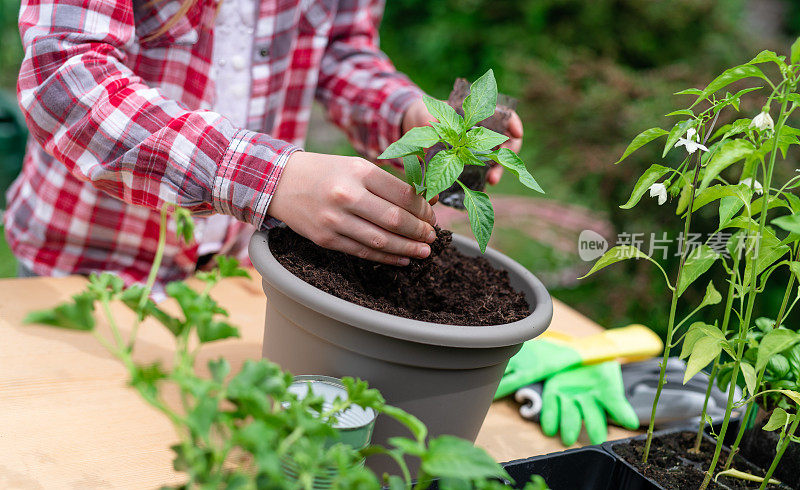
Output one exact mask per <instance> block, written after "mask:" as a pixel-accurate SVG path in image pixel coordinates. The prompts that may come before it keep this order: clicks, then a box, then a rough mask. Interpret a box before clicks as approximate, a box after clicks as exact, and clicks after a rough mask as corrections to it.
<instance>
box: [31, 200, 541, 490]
mask: <svg viewBox="0 0 800 490" xmlns="http://www.w3.org/2000/svg"><path fill="white" fill-rule="evenodd" d="M172 212H174V213H175V220H176V225H177V226H176V228H177V232H178V235H179V237H183V239H185V240H188V239H190V238H191V237H192V235H193V231H192V226H193V225H192V222H191V218H190V217H189V214H188V211H185V210H183V209H180V208H173V207H172V206H169V207H165V208H164V209H163V210H162V214H161V227H162V228H161V233H160V235H159V243H158V252H157V253H156V255H155V257H156V259H155V262H154V263H153V265H152V268H151V273H150V275H149V277H150V280H149V281H148V282H147V284H145V285H140V284H135V285H131V286H125V285H124V284H123V282H122V279H120V278H119V277H118V276H116V275H114V274H111V273H103V274H99V275H97V274H94V275H92V276H91V277H89V278H88V283H87V286H86V289H85V290H84V291H83V292H81V293H78V294H76V295H74V296H73V297H72V299H71V300H70V301H68V302H66V303H63V304H60V305H57V306H56V307H54V308H51V309H47V310H42V311H35V312H31V313H30V314H29V315H28V317H27V318H26V322H28V323H37V324H44V325H50V326H54V327H59V328H66V329H71V330H78V331H84V332H87V333H91V334H92V335H94V336H95V337H96V338H97V340H98V342H99V343H100V344H102V345H103V347H104V348H105V349H106V350H107V351H108V352H109V354H111V355H112V356H114V357H115V358H117V359H118V360H119V361H120V362H121V363H122V364H123V365H124V366H125V368H126V370H127V371H128V376H129V384H130V386H131V388H132V389H134V390H136V391H137V392H138V393H139V395H140V396H141V397H142V399H143V400H144V401H145V402H146V403H148V404H149V405H150V406H152V407H153V408H154V409H155V410H156V411H158V412H160V413H161V414H163V415H164V416H165V417H167V418H168V419H169V421H170V422H171V423H172V425H173V427H174V429H175V434H176V436H177V438H178V443H177V444H175V445H173V446H172V450H173V452H174V460H173V466H174V468H175V470H176V471H178V472H180V473H182V474H184V475H185V478H186V479H185V481H184V482H183V483H181V484H179V485H175V486H165V487H162V488H175V489H195V488H203V489H212V488H213V489H217V488H229V489H242V490H256V489H263V488H270V489H287V490H293V489H298V490H301V489H302V490H312V489H317V488H331V489H338V490H352V489H363V490H378V489H381V488H386V487H388V488H390V489H392V490H400V489H409V490H410V489H416V490H424V489H426V488H429V487H430V486H431V485H433V484H436V485H438V488H440V489H442V490H456V489H477V490H500V489H503V488H508V486H511V485H514V486H515V487H516V488H524V489H525V490H547V485H546V484H545V482H544V480H542V479H541V478H540V477H538V476H535V475H532V474H531V473H530V472H528V473H525V475H524V478H523V475H522V474H521V473H520V472H517V473H516V475H517V478H512V477H511V475H509V474H508V472H506V470H504V469H503V467H502V466H501V465H500V464H498V463H497V462H495V461H494V460H493V459H492V458H491V457H490V456H489V455H488V454H487V453H486V452H485V451H484V450H482V449H480V448H476V447H474V446H473V445H472V443H471V442H470V441H466V440H464V439H459V438H457V437H453V436H447V435H445V436H440V437H432V436H429V434H428V430H427V428H426V427H425V425H424V424H423V423H422V422H420V420H419V419H417V418H416V417H414V416H413V415H411V414H408V413H406V412H404V411H403V410H401V409H399V408H397V407H394V406H391V405H389V404H387V403H386V401H385V400H384V398H383V397H382V396H381V394H380V392H378V391H377V390H375V389H373V388H370V387H368V385H367V383H366V382H364V381H361V380H358V379H354V378H350V377H345V378H342V379H333V378H330V377H326V376H296V377H294V376H292V374H290V373H288V372H286V371H283V370H281V369H280V367H279V366H278V365H276V364H274V363H272V362H269V361H268V360H266V359H259V360H246V361H245V362H244V363H243V365H242V367H241V368H240V369H239V371H238V372H232V369H231V365H230V363H229V362H228V361H227V360H226V359H224V358H219V359H213V360H210V361H209V362H208V364H207V368H208V369H207V371H208V373H209V374H207V375H203V374H201V372H202V369H198V366H197V365H196V364H197V363H196V357H197V354H198V351H199V350H200V349H202V348H203V346H204V345H206V344H208V343H210V342H217V341H221V340H224V339H228V338H232V337H238V335H239V333H238V329H237V328H236V327H235V326H233V325H231V324H229V323H228V322H227V320H226V317H227V312H226V311H225V309H224V308H222V307H221V306H220V305H219V304H218V303H217V302H216V301H215V300H214V299H213V298H212V296H211V292H212V290H213V288H214V286H216V285H217V284H218V283H219V282H220V280H222V279H224V278H228V277H237V276H247V275H248V273H247V272H246V271H245V270H243V269H241V268H239V267H238V263H237V262H236V260H234V259H230V258H225V257H218V258H217V266H216V267H215V268H214V269H213V270H211V271H207V272H200V273H198V274H197V276H198V278H199V279H200V280H201V281H202V284H203V289H202V290H201V291H198V290H195V289H193V288H192V287H190V286H189V285H188V284H186V283H185V282H183V281H178V282H173V283H170V284H168V285H167V286H166V294H167V296H168V297H169V298H170V300H171V301H173V302H175V303H176V304H177V307H178V309H179V311H180V312H179V313H177V314H171V313H170V312H169V308H164V307H163V306H162V305H159V304H156V303H154V302H153V301H152V300H151V299H150V298H149V295H150V292H151V291H152V288H153V284H154V278H155V277H156V272H157V270H158V268H159V266H160V259H159V257H161V256H162V253H163V251H164V247H165V245H166V232H167V228H168V225H167V223H168V215H169V214H170V213H172ZM118 302H121V303H123V304H124V305H125V306H127V307H128V308H129V309H130V310H131V311H132V312H133V313H134V314H135V315H134V317H133V320H132V322H133V325H132V327H131V328H130V329H129V330H123V329H121V328H120V324H119V323H118V322H119V320H120V319H119V318H116V317H115V315H114V313H113V309H112V308H111V305H112V303H118ZM96 310H99V311H102V314H103V316H104V318H105V321H106V322H107V324H108V326H109V327H110V330H111V333H110V334H108V333H106V332H104V331H103V329H98V328H95V327H96V325H97V322H96V319H95V313H96ZM148 318H149V319H152V320H153V321H154V322H157V323H160V324H161V325H162V326H163V327H164V328H165V329H167V330H168V331H169V332H170V333H171V334H172V336H173V337H174V340H175V354H174V361H173V362H172V365H171V366H167V365H163V364H161V363H160V362H155V363H141V362H138V361H137V360H136V359H135V358H134V352H135V351H136V349H137V348H141V346H140V343H137V332H138V331H139V326H140V325H141V324H142V322H143V321H144V320H145V319H148ZM126 331H129V332H130V334H129V335H125V332H126ZM309 385H310V386H309ZM176 394H177V395H178V396H173V395H176ZM376 414H377V415H379V416H380V417H382V418H387V419H391V420H393V421H395V422H396V423H397V424H399V425H400V426H402V427H403V428H404V431H403V433H402V434H401V435H400V436H398V437H396V438H394V439H392V440H391V441H389V442H388V443H387V444H384V445H376V444H368V442H369V439H370V438H369V436H370V430H371V428H372V424H373V422H374V420H375V415H376ZM73 443H74V444H80V443H81V441H73ZM374 454H384V455H386V456H387V457H389V458H391V459H392V460H394V461H396V462H397V464H398V467H399V468H400V471H399V472H398V474H395V475H391V476H390V475H386V474H380V473H378V474H376V473H374V472H373V471H371V470H370V469H369V468H367V467H365V466H364V464H363V462H364V458H365V457H366V456H369V455H374ZM406 459H410V460H414V461H416V463H417V465H418V466H419V471H418V472H416V478H414V476H413V475H412V472H411V471H410V470H409V468H408V466H407V465H406V462H405V461H406Z"/></svg>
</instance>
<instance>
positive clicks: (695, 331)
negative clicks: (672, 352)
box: [680, 322, 726, 359]
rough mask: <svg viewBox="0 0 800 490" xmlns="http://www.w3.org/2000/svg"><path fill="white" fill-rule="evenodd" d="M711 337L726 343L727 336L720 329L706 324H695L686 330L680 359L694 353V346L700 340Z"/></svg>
mask: <svg viewBox="0 0 800 490" xmlns="http://www.w3.org/2000/svg"><path fill="white" fill-rule="evenodd" d="M706 337H710V338H714V339H717V340H719V341H722V342H725V341H726V340H725V334H724V333H722V330H720V329H719V328H718V327H716V326H714V325H709V324H708V323H704V322H694V323H692V324H691V326H689V329H688V330H686V335H685V336H684V338H683V346H682V347H681V354H680V358H681V359H685V358H687V357H689V355H690V354H691V353H692V351H694V346H695V344H696V343H697V341H698V340H700V339H703V338H706Z"/></svg>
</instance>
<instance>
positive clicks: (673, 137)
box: [661, 119, 695, 158]
mask: <svg viewBox="0 0 800 490" xmlns="http://www.w3.org/2000/svg"><path fill="white" fill-rule="evenodd" d="M694 123H695V122H694V119H687V120H685V121H681V122H679V123H677V124H676V125H674V126H672V129H670V130H669V135H668V136H667V142H666V143H665V144H664V151H663V152H662V153H661V158H664V157H665V156H667V153H669V151H670V150H671V149H672V148H673V147H674V146H675V143H677V142H678V138H680V137H681V136H683V135H685V134H686V131H688V130H689V128H691V127H692V126H694Z"/></svg>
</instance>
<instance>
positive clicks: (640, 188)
mask: <svg viewBox="0 0 800 490" xmlns="http://www.w3.org/2000/svg"><path fill="white" fill-rule="evenodd" d="M670 170H672V169H671V168H669V167H664V166H662V165H657V164H653V165H650V168H648V169H647V170H645V171H644V173H643V174H642V176H641V177H639V180H638V181H637V182H636V185H635V186H633V192H631V197H630V198H629V199H628V202H626V203H625V204H623V205H622V206H620V208H622V209H630V208H632V207H634V206H636V204H637V203H638V202H639V201H640V200H641V199H642V196H644V194H645V192H647V191H648V189H650V186H652V185H653V184H655V183H656V182H658V180H659V179H660V178H661V177H663V176H664V174H666V173H667V172H669V171H670Z"/></svg>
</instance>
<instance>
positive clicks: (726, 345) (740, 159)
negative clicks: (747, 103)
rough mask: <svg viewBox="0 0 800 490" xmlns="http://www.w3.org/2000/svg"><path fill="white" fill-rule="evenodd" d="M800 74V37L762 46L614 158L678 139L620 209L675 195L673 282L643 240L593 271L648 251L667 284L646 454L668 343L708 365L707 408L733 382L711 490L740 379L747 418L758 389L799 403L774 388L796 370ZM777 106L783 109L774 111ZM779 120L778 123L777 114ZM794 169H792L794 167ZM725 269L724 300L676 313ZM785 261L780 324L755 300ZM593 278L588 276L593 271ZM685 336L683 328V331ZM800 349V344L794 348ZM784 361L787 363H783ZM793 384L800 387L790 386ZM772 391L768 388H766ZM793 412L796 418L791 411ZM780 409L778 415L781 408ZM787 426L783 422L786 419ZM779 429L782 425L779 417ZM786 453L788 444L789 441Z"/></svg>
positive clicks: (710, 288) (698, 364)
mask: <svg viewBox="0 0 800 490" xmlns="http://www.w3.org/2000/svg"><path fill="white" fill-rule="evenodd" d="M765 65H770V66H771V67H772V69H773V71H776V72H777V73H778V76H777V77H773V78H770V77H768V76H767V75H766V74H765V73H764V71H763V70H762V68H763V67H765ZM743 80H749V81H752V80H756V81H757V82H758V83H759V84H760V85H759V86H753V87H747V88H744V89H742V90H739V91H737V92H735V93H731V92H729V91H725V92H724V93H722V91H723V90H725V89H726V88H727V87H728V86H729V85H731V84H732V83H734V82H740V81H743ZM798 81H800V39H799V40H798V41H796V42H795V43H794V45H792V47H791V50H790V55H789V57H788V59H787V57H786V56H779V55H777V54H776V53H774V52H772V51H762V52H761V53H759V54H758V55H757V56H756V57H755V58H753V59H752V60H750V61H749V62H747V63H745V64H742V65H739V66H736V67H733V68H730V69H728V70H726V71H725V72H724V73H722V74H721V75H719V76H718V77H717V78H715V79H714V80H713V81H711V83H710V84H709V85H708V86H707V87H706V88H705V89H702V90H701V89H696V88H692V89H688V90H684V91H681V92H678V93H677V94H676V95H685V96H690V97H693V99H694V100H693V101H692V102H691V104H689V105H688V106H687V107H684V108H682V109H679V110H677V111H674V112H672V113H670V114H667V116H668V117H678V118H681V120H680V121H679V122H677V123H676V124H674V125H673V126H672V127H671V128H670V129H669V130H666V129H662V128H658V127H656V128H650V129H648V130H646V131H643V132H642V133H640V134H639V135H638V136H636V137H635V138H634V139H633V141H632V142H631V143H630V144H629V145H628V147H627V148H626V149H625V151H624V153H623V154H622V157H621V158H620V159H619V160H618V161H617V162H616V163H619V162H621V161H622V160H624V159H625V158H627V157H628V156H629V155H630V154H631V153H632V152H634V151H636V150H637V149H639V148H641V147H642V146H644V145H646V144H648V143H651V142H652V141H655V140H657V139H659V138H662V137H666V144H665V145H664V150H663V153H662V156H663V157H666V156H667V154H668V153H669V152H670V151H672V150H674V149H675V148H678V147H683V150H684V151H685V153H684V154H683V158H682V159H681V161H680V163H679V164H678V165H677V166H670V165H666V164H665V165H661V164H653V165H651V166H650V167H649V168H648V169H647V170H646V171H645V172H644V174H643V175H642V176H641V177H640V178H639V180H638V181H637V182H636V185H635V186H634V188H633V192H632V193H631V196H630V199H629V200H628V202H626V203H625V204H623V205H622V206H621V207H622V208H623V209H630V208H633V207H634V206H636V204H637V203H638V202H639V201H640V200H641V199H642V197H644V196H645V194H647V193H649V195H650V197H653V198H657V199H658V204H659V205H663V204H665V203H666V202H667V200H668V198H669V197H670V196H672V197H673V198H677V202H676V213H677V214H678V215H679V216H681V217H682V218H683V222H684V226H683V231H682V234H681V235H680V236H681V237H682V243H681V249H680V262H679V266H678V270H677V273H676V275H675V276H674V279H670V276H669V275H668V274H667V272H666V271H665V270H664V268H663V267H662V265H661V264H659V262H658V261H656V260H655V259H654V258H653V257H650V256H649V255H648V254H646V253H645V252H643V251H642V250H640V249H639V248H637V247H634V246H630V245H620V246H616V247H613V248H612V249H610V250H609V251H608V252H606V253H605V254H604V255H603V256H602V257H600V258H599V259H598V261H597V262H596V263H595V264H594V266H593V267H592V269H591V270H590V272H589V274H593V273H594V272H596V271H598V270H600V269H602V268H604V267H606V266H608V265H611V264H614V263H616V262H619V261H622V260H626V259H630V258H643V259H646V260H648V261H650V262H652V263H653V264H654V265H655V266H657V267H658V268H659V269H660V270H661V272H662V273H663V275H664V278H665V280H666V283H667V287H668V288H669V290H670V292H671V296H672V297H671V304H670V314H669V318H668V319H667V320H666V332H667V334H666V337H667V339H666V348H665V351H664V362H663V363H662V366H661V376H660V378H659V382H658V388H657V391H656V395H655V401H654V404H653V409H652V414H653V416H652V417H651V421H650V425H649V428H648V431H647V440H646V443H645V448H644V454H643V460H644V462H645V463H646V462H647V458H648V455H649V450H650V445H651V442H652V438H653V427H654V418H655V413H656V408H657V406H658V400H659V396H660V393H661V389H662V387H663V383H664V372H665V368H666V360H667V358H668V357H669V355H670V352H671V349H672V348H674V347H676V346H677V345H678V344H679V343H681V341H682V342H683V345H682V351H681V357H685V358H688V361H687V370H686V377H685V380H688V379H690V378H691V377H692V376H694V375H695V374H697V373H698V372H699V371H700V370H701V369H703V368H705V367H707V366H709V365H710V366H711V375H710V380H709V385H708V390H707V391H706V405H707V403H708V397H709V395H710V393H711V388H712V386H713V383H714V380H715V378H719V379H720V381H721V384H722V385H723V386H726V387H727V388H728V399H727V406H726V411H725V416H724V419H723V422H722V426H721V429H720V433H719V434H718V435H717V445H716V448H715V452H714V455H713V458H712V460H711V463H710V466H709V468H708V470H707V472H706V475H705V479H704V481H703V484H702V486H701V489H705V488H706V487H707V485H708V484H709V483H710V481H711V479H712V478H713V476H714V473H715V471H716V469H717V465H718V463H719V458H720V454H721V451H722V441H723V439H724V437H725V433H726V431H727V429H728V425H729V422H730V419H731V413H732V411H733V409H734V408H735V407H736V401H735V400H734V393H735V387H736V385H737V384H741V385H743V386H744V387H745V390H746V392H747V393H748V394H749V395H750V397H749V398H748V400H747V404H748V408H747V415H746V416H745V420H747V419H748V418H749V417H750V415H751V414H752V413H753V410H754V407H755V405H756V404H755V400H756V398H757V397H756V395H757V394H758V395H761V397H762V398H764V399H767V398H769V397H770V396H772V398H776V397H775V394H776V393H780V394H781V395H783V396H786V397H788V398H789V399H791V400H794V399H793V398H792V396H790V395H789V394H788V393H795V392H794V391H791V390H786V389H783V390H779V391H777V392H776V391H775V390H774V389H770V387H769V386H768V385H766V384H765V383H768V384H769V385H772V386H773V387H786V386H788V384H789V378H790V376H791V375H792V370H791V368H789V367H787V366H789V363H788V362H786V363H784V362H782V360H781V359H783V361H788V359H789V358H788V357H787V356H794V355H796V353H795V351H794V347H795V345H797V344H798V342H800V334H798V333H797V332H796V331H794V330H791V329H789V328H786V326H785V325H784V321H785V319H786V317H787V315H788V314H789V313H790V312H791V311H792V309H793V308H794V306H795V305H796V303H797V302H798V299H800V289H798V287H797V285H796V283H795V281H796V280H797V279H800V257H799V256H798V249H800V198H798V197H797V195H796V192H797V191H796V189H797V188H798V187H800V175H797V174H794V176H793V177H791V178H789V179H788V180H787V181H786V182H783V183H778V182H776V178H775V176H776V169H777V168H778V165H779V163H780V162H781V160H783V161H785V160H786V157H787V153H788V151H789V150H790V148H792V147H793V146H797V145H800V139H799V138H798V136H800V130H798V129H797V128H793V127H791V126H790V125H789V124H788V120H789V117H790V116H791V115H792V113H793V112H794V111H795V109H797V107H798V106H800V95H798V94H797V85H798ZM743 97H747V98H751V99H752V98H755V97H760V99H759V105H760V106H761V107H762V109H761V111H760V112H759V113H758V114H756V115H754V117H753V118H752V119H751V118H748V117H740V118H736V116H735V115H736V114H738V113H739V111H740V104H741V100H742V98H743ZM774 106H777V107H778V109H777V111H775V110H774V109H773V107H774ZM723 111H726V112H731V113H733V114H734V117H733V121H732V122H730V123H728V124H725V125H723V126H721V127H717V121H718V120H719V116H720V114H721V113H722V112H723ZM772 113H776V114H777V118H776V119H775V120H773V119H772V116H771V114H772ZM791 166H792V167H796V165H791ZM711 205H713V206H715V208H716V211H717V214H718V217H719V218H718V223H719V224H718V227H717V230H716V231H715V233H713V234H712V235H710V236H709V237H708V239H707V240H705V241H700V242H698V243H695V244H694V246H691V244H690V243H689V240H688V239H689V237H691V233H690V232H691V227H692V217H693V215H694V214H695V213H696V212H697V211H698V210H699V209H701V208H703V207H706V206H711ZM715 265H718V266H721V267H722V268H723V269H724V271H725V273H726V275H727V287H726V288H725V292H724V296H723V294H721V293H720V292H718V291H717V289H716V288H715V286H714V284H713V282H709V283H708V285H707V287H706V293H705V295H704V297H703V299H702V301H701V302H700V303H699V304H698V305H696V307H695V308H694V309H693V310H692V311H691V312H690V313H689V314H688V315H687V316H686V317H685V318H683V319H681V320H678V319H677V318H676V312H677V304H678V301H679V300H680V298H681V297H682V295H683V294H684V292H685V291H686V290H687V288H688V287H689V286H690V285H691V284H692V283H694V282H695V281H697V280H698V279H700V277H701V276H703V275H704V274H706V273H707V272H708V271H709V270H710V269H711V268H712V267H713V266H715ZM784 267H785V268H786V269H787V270H788V271H789V272H790V274H789V281H788V283H787V284H786V285H785V293H784V298H783V302H782V304H781V305H780V307H779V308H778V309H777V311H774V312H766V313H765V314H767V315H768V316H769V317H771V318H774V319H775V320H774V321H773V320H768V319H766V318H765V319H758V320H754V319H755V318H758V316H759V315H756V305H758V304H759V303H758V302H757V301H756V299H757V297H758V296H759V294H760V293H761V292H762V291H763V290H764V287H765V284H767V282H768V281H770V280H771V278H772V274H773V273H774V272H775V271H776V270H777V269H779V268H784ZM589 274H587V275H589ZM723 300H724V301H725V303H724V304H725V306H724V310H723V313H722V317H721V318H718V319H717V320H716V321H714V322H712V323H705V322H699V321H696V322H693V323H691V325H689V327H688V328H686V329H683V327H684V325H687V324H688V322H689V320H690V319H691V318H692V317H693V316H694V315H695V314H697V312H699V311H700V310H701V309H703V308H706V307H708V306H710V305H714V304H718V303H721V302H722V301H723ZM682 330H683V333H682V334H680V335H679V332H680V331H682ZM797 354H800V352H797ZM784 368H786V369H784ZM792 387H793V388H796V387H797V386H796V384H792ZM770 393H771V394H772V395H770ZM780 398H781V397H780V396H778V397H777V399H778V401H777V403H783V407H784V408H785V409H786V410H794V412H795V413H794V414H793V415H792V417H793V418H792V420H793V422H792V424H794V428H796V424H795V422H794V421H796V420H797V418H798V417H797V406H796V405H794V404H789V403H788V402H786V401H785V400H784V401H783V402H781V401H780ZM784 408H781V410H783V411H784V413H786V414H787V418H786V420H787V421H788V420H789V416H788V412H787V411H786V410H784ZM778 413H780V412H778ZM707 421H708V420H707V416H706V413H705V409H704V410H703V414H702V421H701V423H700V426H699V427H698V433H697V438H696V439H695V446H694V448H693V449H694V450H695V451H697V450H699V448H700V441H701V440H702V434H703V430H704V427H705V424H706V422H707ZM787 424H788V422H787V423H786V424H783V426H785V427H788V425H787ZM773 425H775V424H773ZM745 429H746V424H742V425H741V429H740V431H739V433H738V434H737V438H736V441H735V443H734V444H733V445H732V447H731V452H730V457H729V458H728V460H727V462H726V464H725V468H724V472H726V474H728V475H731V474H733V473H737V474H738V473H741V472H732V470H730V469H729V467H730V464H731V462H732V460H733V457H734V455H735V454H736V451H737V450H738V446H739V443H740V442H741V437H742V434H743V432H744V430H745ZM788 434H789V435H786V436H785V437H782V439H781V441H782V442H781V444H783V443H784V442H785V443H786V444H788V442H787V441H790V440H793V439H792V437H794V436H793V434H794V433H793V432H788ZM784 449H785V447H784ZM782 454H783V451H781V450H779V451H778V454H777V456H776V459H775V461H774V462H773V464H772V468H771V469H770V471H769V473H768V475H767V476H766V477H765V478H764V479H763V481H762V480H761V479H760V477H758V478H759V481H762V485H761V487H762V488H765V487H766V485H767V482H768V480H769V478H770V476H771V474H772V472H773V471H774V467H775V466H777V464H778V462H779V460H780V458H781V456H782Z"/></svg>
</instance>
